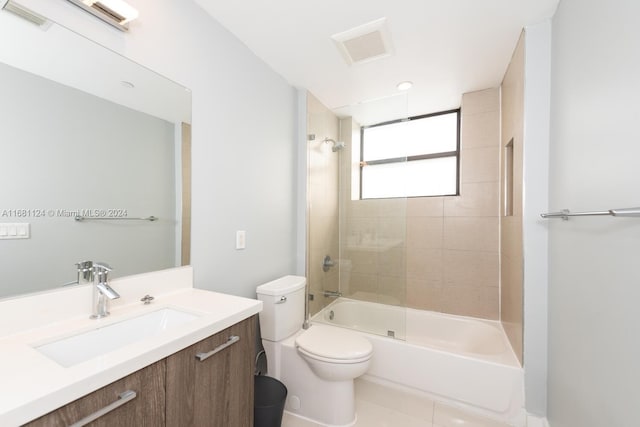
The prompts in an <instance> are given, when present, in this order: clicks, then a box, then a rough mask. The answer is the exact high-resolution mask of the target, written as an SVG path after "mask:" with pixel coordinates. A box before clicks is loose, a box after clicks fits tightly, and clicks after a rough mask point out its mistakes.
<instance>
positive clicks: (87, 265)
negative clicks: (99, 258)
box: [76, 261, 93, 272]
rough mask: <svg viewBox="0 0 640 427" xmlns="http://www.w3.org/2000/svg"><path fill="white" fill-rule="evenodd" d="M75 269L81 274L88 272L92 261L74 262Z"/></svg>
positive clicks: (91, 266)
mask: <svg viewBox="0 0 640 427" xmlns="http://www.w3.org/2000/svg"><path fill="white" fill-rule="evenodd" d="M76 268H77V269H78V270H80V271H82V272H85V271H89V270H91V269H92V268H93V261H80V262H76Z"/></svg>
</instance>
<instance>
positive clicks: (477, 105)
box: [462, 88, 500, 115]
mask: <svg viewBox="0 0 640 427" xmlns="http://www.w3.org/2000/svg"><path fill="white" fill-rule="evenodd" d="M499 109H500V88H491V89H485V90H479V91H476V92H469V93H465V94H464V95H463V96H462V114H463V115H470V114H478V113H486V112H487V111H498V110H499Z"/></svg>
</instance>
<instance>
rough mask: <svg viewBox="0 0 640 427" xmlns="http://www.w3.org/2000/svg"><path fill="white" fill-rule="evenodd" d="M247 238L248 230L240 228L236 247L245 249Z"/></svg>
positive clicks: (237, 232) (237, 233)
mask: <svg viewBox="0 0 640 427" xmlns="http://www.w3.org/2000/svg"><path fill="white" fill-rule="evenodd" d="M245 240H246V231H244V230H238V231H236V249H244V248H245V244H246V242H245Z"/></svg>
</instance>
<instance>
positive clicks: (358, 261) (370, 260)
mask: <svg viewBox="0 0 640 427" xmlns="http://www.w3.org/2000/svg"><path fill="white" fill-rule="evenodd" d="M345 255H346V259H348V260H350V261H351V271H352V272H353V273H356V274H378V260H377V257H376V254H375V252H372V251H367V250H355V249H351V250H347V251H345Z"/></svg>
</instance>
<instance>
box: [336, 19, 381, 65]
mask: <svg viewBox="0 0 640 427" xmlns="http://www.w3.org/2000/svg"><path fill="white" fill-rule="evenodd" d="M331 38H332V39H333V41H334V42H335V43H336V46H337V47H338V50H339V51H340V53H341V54H342V56H343V57H344V59H345V61H347V64H349V65H353V64H362V63H365V62H370V61H373V60H376V59H381V58H386V57H387V56H391V55H392V54H393V46H392V44H391V34H390V33H389V29H388V27H387V18H380V19H377V20H375V21H373V22H369V23H367V24H364V25H360V26H358V27H356V28H352V29H351V30H347V31H344V32H342V33H338V34H334V35H333V36H331Z"/></svg>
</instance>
